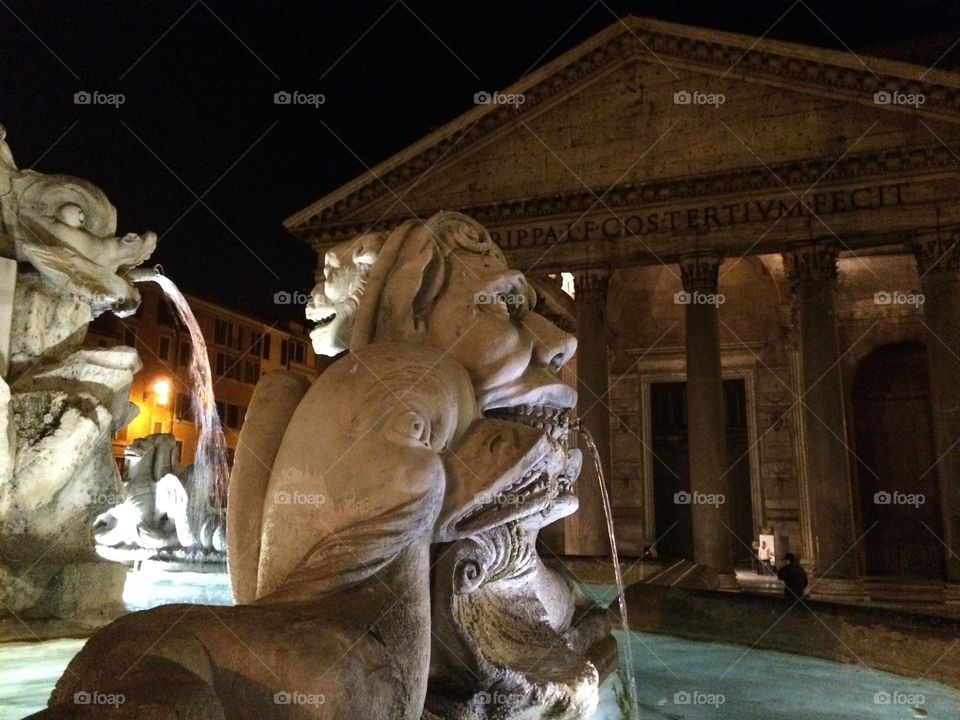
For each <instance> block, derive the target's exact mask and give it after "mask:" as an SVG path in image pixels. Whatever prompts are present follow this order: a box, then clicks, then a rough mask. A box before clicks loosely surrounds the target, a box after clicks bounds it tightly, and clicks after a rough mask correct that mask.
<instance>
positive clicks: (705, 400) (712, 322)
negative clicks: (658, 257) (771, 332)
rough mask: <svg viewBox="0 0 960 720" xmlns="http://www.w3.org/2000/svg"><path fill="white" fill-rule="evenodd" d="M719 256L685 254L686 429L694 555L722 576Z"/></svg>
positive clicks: (726, 512)
mask: <svg viewBox="0 0 960 720" xmlns="http://www.w3.org/2000/svg"><path fill="white" fill-rule="evenodd" d="M720 262H721V261H720V258H719V256H717V255H715V254H712V253H697V254H692V255H686V256H684V257H682V258H681V259H680V270H681V274H682V278H683V288H684V293H682V294H681V296H679V297H680V300H681V301H682V302H685V303H686V308H685V318H686V336H687V340H686V356H687V428H688V432H689V442H690V502H691V510H692V513H693V552H694V560H695V561H696V562H697V563H698V564H700V565H706V566H708V567H710V568H712V569H713V570H715V571H716V572H717V573H719V574H720V575H722V576H732V575H733V543H734V542H735V539H734V536H733V532H732V530H731V524H730V504H729V502H728V500H729V499H730V497H731V496H730V480H729V475H728V470H729V465H728V463H727V436H726V419H725V415H726V412H725V404H724V395H723V375H722V370H721V364H720V326H719V317H718V308H719V302H718V294H717V275H718V269H719V267H720Z"/></svg>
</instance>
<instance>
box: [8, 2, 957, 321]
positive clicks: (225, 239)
mask: <svg viewBox="0 0 960 720" xmlns="http://www.w3.org/2000/svg"><path fill="white" fill-rule="evenodd" d="M627 14H636V15H646V16H652V17H657V18H661V19H664V20H671V21H676V22H686V23H690V24H695V25H702V26H705V27H712V28H717V29H721V30H729V31H734V32H742V33H746V34H752V35H758V36H759V35H763V34H765V33H766V35H767V37H771V38H777V39H784V40H791V41H796V42H803V43H807V44H811V45H819V46H823V47H831V48H843V47H844V46H848V47H850V48H857V49H860V48H864V47H870V46H875V45H880V44H885V43H890V42H895V41H900V40H906V39H911V38H916V37H926V36H936V37H935V38H934V39H933V40H932V41H931V42H930V43H928V44H927V45H928V47H929V50H928V51H927V52H928V55H932V56H930V57H928V58H925V59H926V60H927V62H928V63H931V62H933V61H934V60H936V58H937V56H939V54H940V53H941V52H942V51H944V50H947V49H948V48H949V47H950V46H951V45H952V44H953V42H954V41H956V40H957V39H960V3H958V2H956V0H949V1H943V2H934V1H932V0H912V1H911V2H903V1H899V2H891V1H889V0H881V1H879V2H850V1H847V0H830V1H828V2H823V1H821V0H796V1H795V2H781V1H780V0H776V1H774V0H754V1H752V2H736V1H731V2H722V1H721V0H711V2H682V1H679V0H678V1H672V2H615V1H614V0H602V1H600V2H595V3H592V2H590V1H589V0H586V1H584V2H567V1H563V0H549V2H548V1H546V0H543V1H541V2H525V3H524V2H520V1H519V0H514V1H513V2H477V0H471V1H470V2H459V1H458V2H414V1H413V0H394V1H392V2H391V1H384V2H380V1H379V0H377V1H365V0H353V1H346V0H344V1H342V2H284V1H282V0H273V1H262V2H246V1H240V0H226V1H223V2H221V1H218V0H206V1H204V0H198V1H197V2H190V0H185V1H183V2H180V1H179V0H176V1H167V0H164V1H161V0H154V1H150V2H143V1H136V0H124V1H123V2H120V1H115V0H94V1H91V0H85V1H84V2H72V1H70V2H52V1H51V0H0V32H2V35H0V37H2V38H3V40H2V42H0V123H3V124H4V125H6V127H7V130H8V138H7V141H8V143H9V144H10V147H11V148H12V150H13V153H14V157H15V159H16V160H17V162H18V164H19V165H20V167H32V166H35V168H36V169H37V170H40V171H42V172H63V173H68V174H72V175H78V176H80V177H85V178H88V179H90V180H92V181H93V182H95V183H97V184H98V185H100V186H101V187H102V188H103V189H104V190H105V191H106V193H107V195H108V196H109V197H110V198H111V200H112V201H113V203H114V205H116V207H117V209H118V212H119V220H120V226H119V231H120V232H121V233H123V232H129V231H135V232H140V231H143V230H147V229H151V230H154V231H156V232H157V233H158V234H159V235H160V238H161V239H160V243H159V247H158V249H157V252H156V253H155V254H154V256H153V260H154V261H156V262H159V263H161V264H162V265H163V266H164V268H165V271H166V273H167V274H168V275H169V276H170V277H172V278H173V279H174V280H175V281H176V282H177V283H179V284H180V286H181V287H182V288H183V289H184V290H186V291H187V292H192V293H195V294H198V295H201V296H204V297H208V298H211V299H214V300H216V301H218V302H221V303H223V304H226V305H228V306H232V307H236V308H238V309H247V310H256V311H258V312H257V314H259V315H262V316H266V317H269V316H270V315H271V314H275V312H276V310H275V308H274V306H273V305H272V298H273V293H274V292H276V291H277V290H280V289H286V290H296V289H308V288H309V287H310V285H311V283H312V280H311V278H312V272H311V271H312V268H313V266H314V263H315V258H314V256H313V253H312V252H311V251H310V250H308V249H307V248H306V247H304V246H303V245H302V244H301V243H299V242H298V241H297V240H295V239H294V238H293V237H292V236H290V235H289V234H288V233H287V232H286V231H285V230H284V228H283V227H282V225H281V223H282V221H283V219H284V218H285V217H287V216H288V215H290V214H291V213H293V212H295V211H297V210H299V209H301V208H303V207H304V206H306V205H307V204H309V203H310V202H312V201H314V200H316V199H318V198H319V197H321V196H322V195H324V194H326V193H328V192H329V191H331V190H333V189H335V188H336V187H338V186H339V185H341V184H343V183H344V182H346V181H348V180H350V179H352V178H354V177H356V176H357V175H359V174H361V173H363V172H364V171H365V170H366V169H367V168H368V167H372V166H374V165H375V164H376V163H378V162H380V161H382V160H384V159H385V158H387V157H388V156H389V155H391V154H392V153H394V152H396V151H398V150H400V149H402V148H403V147H405V146H406V145H408V144H410V143H412V142H414V141H416V140H417V139H419V138H420V137H422V136H423V135H425V134H426V133H428V132H430V131H431V130H433V129H434V128H436V127H438V126H440V125H442V124H444V123H445V122H447V121H449V120H452V119H454V118H455V117H456V116H458V115H459V114H461V113H463V112H465V111H467V110H469V109H470V108H471V107H472V104H473V95H474V93H475V92H477V91H478V90H497V89H502V88H504V87H505V86H507V85H509V84H510V83H512V82H514V81H516V80H517V79H519V78H520V77H522V76H523V75H525V74H526V73H528V72H529V71H530V70H532V69H535V68H536V67H539V66H540V65H543V64H544V63H545V62H547V61H549V60H551V59H553V58H555V57H557V56H558V55H560V54H562V53H563V52H565V51H566V50H569V49H570V48H572V47H574V46H575V45H577V44H578V43H580V42H582V41H583V40H585V39H586V38H588V37H589V36H591V35H592V34H594V33H596V32H598V31H599V30H602V29H603V28H605V27H607V26H609V25H611V24H612V23H614V22H616V18H617V17H618V16H623V15H627ZM958 57H960V47H955V48H954V49H953V51H952V52H950V54H949V55H948V56H947V57H946V58H945V59H944V60H943V61H941V63H940V65H939V67H954V68H956V67H958V65H960V62H958ZM281 90H287V91H294V90H297V91H300V92H303V93H322V94H323V95H324V96H325V98H326V102H325V104H323V105H322V106H320V107H319V108H313V107H304V106H296V107H294V106H282V105H280V106H278V105H275V104H274V102H273V97H274V93H276V92H278V91H281ZM78 91H88V92H93V91H98V92H101V93H114V94H115V93H122V94H123V95H124V98H125V101H124V103H123V105H121V106H120V107H119V108H115V107H112V106H105V105H99V106H94V105H77V104H75V103H74V94H75V93H76V92H78Z"/></svg>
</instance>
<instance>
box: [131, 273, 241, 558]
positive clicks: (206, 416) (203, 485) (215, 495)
mask: <svg viewBox="0 0 960 720" xmlns="http://www.w3.org/2000/svg"><path fill="white" fill-rule="evenodd" d="M126 276H127V278H128V279H129V280H130V281H132V282H155V283H156V284H157V285H159V286H160V288H161V289H162V290H163V292H164V294H165V295H166V296H167V299H168V300H169V301H170V303H171V304H172V305H173V307H174V310H176V313H177V316H178V317H179V318H180V321H181V322H182V323H183V325H184V326H185V327H186V328H187V332H189V333H190V347H191V352H190V365H189V375H190V401H191V402H190V414H191V417H192V419H193V421H194V423H196V425H197V427H199V429H200V433H199V438H198V440H197V452H196V459H195V460H194V464H193V473H192V476H193V477H192V484H193V488H192V492H188V493H187V494H188V497H189V499H190V504H189V506H188V519H189V525H190V529H191V531H192V532H193V534H194V538H195V539H196V538H198V537H199V536H200V532H201V526H202V524H203V522H204V518H205V516H206V515H208V514H209V508H210V506H211V505H212V506H213V508H214V509H215V510H222V509H223V506H224V505H225V499H226V489H227V480H228V471H227V452H226V443H225V442H224V439H223V428H222V427H221V425H220V418H219V416H218V415H217V406H216V399H215V398H214V394H213V379H212V376H211V372H210V358H209V356H208V355H207V344H206V342H205V341H204V339H203V333H202V332H201V331H200V325H199V324H198V323H197V319H196V318H195V317H194V315H193V312H192V311H191V310H190V305H189V304H188V303H187V299H186V298H185V297H184V296H183V293H181V292H180V290H179V288H177V286H176V285H175V284H174V283H173V281H172V280H170V278H168V277H167V276H166V275H164V274H163V268H161V267H160V266H159V265H157V266H155V267H153V268H134V269H133V270H130V271H129V272H128V273H127V275H126Z"/></svg>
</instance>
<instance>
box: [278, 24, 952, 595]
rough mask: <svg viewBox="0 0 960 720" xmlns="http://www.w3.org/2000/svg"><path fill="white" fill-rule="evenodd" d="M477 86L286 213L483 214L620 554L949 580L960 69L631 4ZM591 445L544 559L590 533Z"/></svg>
mask: <svg viewBox="0 0 960 720" xmlns="http://www.w3.org/2000/svg"><path fill="white" fill-rule="evenodd" d="M475 100H476V102H475V107H473V109H471V110H470V111H469V112H467V113H465V114H464V115H462V116H461V117H459V118H456V119H454V120H453V121H452V122H450V123H448V124H447V125H445V126H443V127H441V128H439V129H438V130H436V131H435V132H432V133H431V134H429V135H427V136H426V137H424V138H422V139H421V140H420V141H418V142H416V143H415V144H413V145H412V146H410V147H408V148H407V149H405V150H403V151H401V152H400V153H398V154H396V155H395V156H393V157H391V158H389V159H387V160H386V161H384V162H382V163H380V164H379V165H377V166H376V167H374V168H373V169H371V170H370V171H369V172H367V173H366V174H364V175H362V176H361V177H358V178H357V179H355V180H354V181H352V182H350V183H348V184H346V185H344V186H343V187H341V188H339V189H337V190H336V191H335V192H332V193H331V194H329V195H328V196H326V197H324V198H322V199H320V200H318V201H317V202H315V203H313V204H312V205H310V206H309V207H307V208H305V209H304V210H302V211H301V212H299V213H297V214H295V215H294V216H292V217H290V218H289V219H288V220H287V221H286V225H287V227H288V228H289V230H290V231H291V232H293V233H294V234H295V235H296V236H297V237H298V238H300V239H302V240H303V241H304V242H305V243H308V244H309V245H310V246H311V247H312V248H313V249H315V250H316V251H317V253H318V255H319V257H320V258H323V255H324V253H325V251H326V249H328V248H329V247H330V246H331V245H333V244H335V243H337V242H339V241H342V240H344V239H347V238H349V237H351V236H353V235H356V234H358V233H361V232H363V231H366V230H370V229H381V228H390V227H393V226H395V225H397V224H398V223H400V222H402V221H403V220H405V219H407V218H410V217H426V216H428V215H430V214H431V213H433V212H435V211H437V210H442V209H446V210H459V211H461V212H464V213H466V214H467V215H470V216H472V217H474V218H476V219H477V220H479V221H480V222H482V223H483V224H484V225H485V226H486V227H487V228H488V229H489V230H490V232H491V235H492V236H493V238H494V239H495V240H496V241H497V242H498V243H499V244H500V246H501V247H502V248H503V251H504V253H505V254H506V256H507V258H508V260H509V261H510V263H511V265H512V266H513V267H515V268H518V269H520V270H522V271H524V272H525V273H526V274H527V275H528V277H530V278H531V279H532V280H533V282H534V284H535V286H536V287H537V289H538V294H539V295H540V308H541V310H542V311H543V312H545V313H547V314H548V315H550V316H551V317H552V318H553V319H555V320H556V321H557V322H558V323H559V324H561V325H562V326H563V327H565V328H567V329H569V330H570V331H572V332H575V333H576V335H577V336H578V338H579V350H578V352H577V357H576V358H575V362H574V363H572V364H571V366H570V368H569V369H565V372H570V373H572V374H574V373H575V375H576V378H575V380H574V382H575V383H576V385H577V386H578V389H579V393H580V399H579V405H580V407H579V413H580V415H581V417H582V418H583V420H584V422H585V424H586V426H587V427H588V428H590V430H591V432H592V434H593V435H594V437H595V438H596V439H597V444H598V446H599V448H600V454H601V458H602V462H603V464H604V466H605V470H606V474H607V477H608V482H609V487H610V489H611V493H612V497H613V506H614V517H615V525H616V531H617V536H618V539H619V545H620V549H621V553H622V554H624V555H626V556H633V557H637V556H640V555H641V554H642V553H643V552H645V551H646V552H651V553H656V554H658V555H659V556H661V557H668V558H688V559H691V560H695V561H696V562H697V563H699V564H701V565H706V566H709V567H711V568H713V569H714V570H716V571H717V573H718V576H719V577H720V579H721V582H723V581H724V580H732V578H733V577H734V571H735V569H736V568H738V567H743V566H744V565H745V564H746V563H748V562H749V561H750V558H751V555H752V554H754V553H755V552H756V549H757V545H758V540H759V538H760V536H761V535H763V536H764V537H765V538H766V539H767V540H769V539H770V538H771V537H772V541H773V551H774V553H775V557H776V559H777V561H782V559H783V556H784V555H785V554H786V553H787V552H792V553H794V554H795V555H797V556H798V557H799V558H800V560H801V562H802V563H803V564H804V566H806V567H807V569H808V571H809V572H810V573H811V574H812V575H813V577H814V578H816V579H817V583H816V587H817V589H816V594H817V595H818V596H820V597H823V598H835V599H863V600H884V599H898V600H901V601H902V600H910V599H911V598H924V599H926V600H928V601H930V600H933V601H935V602H943V603H958V602H960V274H958V270H960V245H958V237H960V235H958V233H960V173H958V170H960V73H955V72H950V71H946V70H942V69H939V68H937V67H933V68H930V67H923V66H919V65H913V64H908V63H904V62H895V61H891V60H884V59H879V58H874V57H865V56H858V55H856V54H854V53H851V52H838V51H833V50H824V49H817V48H812V47H807V46H802V45H795V44H790V43H784V42H778V41H774V40H770V39H767V38H757V37H747V36H742V35H733V34H728V33H722V32H716V31H712V30H705V29H701V28H695V27H690V26H684V25H675V24H670V23H665V22H659V21H653V20H647V19H641V18H626V19H625V20H623V21H620V22H617V23H616V24H614V25H612V26H611V27H609V28H608V29H607V30H605V31H603V32H601V33H599V34H598V35H596V36H594V37H593V38H591V39H589V40H588V41H586V42H584V43H582V44H581V45H579V46H578V47H576V48H574V49H573V50H571V51H570V52H568V53H566V54H564V55H563V56H561V57H559V58H557V59H556V60H554V61H552V62H550V63H549V64H547V65H545V66H543V67H541V68H540V69H539V70H536V71H534V72H532V73H530V74H528V75H526V76H524V77H523V78H522V79H521V80H520V81H518V82H517V83H515V84H514V85H513V86H511V87H509V88H504V89H501V90H499V91H497V92H494V91H493V89H488V90H487V91H486V92H478V95H477V96H476V98H475ZM466 101H467V99H465V102H466ZM399 111H400V110H398V112H399ZM571 280H572V282H571ZM571 285H572V287H571ZM589 466H590V463H585V470H584V473H583V475H582V476H581V479H580V480H579V482H578V491H577V492H578V495H579V497H580V511H579V512H578V513H576V514H575V515H573V516H571V517H570V518H567V519H566V520H565V521H563V522H562V523H560V524H557V525H555V526H552V527H551V528H548V530H549V532H547V533H545V536H544V542H545V543H546V544H547V545H548V546H549V548H550V550H552V551H553V552H554V553H556V554H557V555H561V556H564V555H565V556H574V555H585V556H591V555H597V556H599V555H606V554H608V552H609V548H608V540H607V534H606V530H605V525H604V515H603V508H602V504H601V498H600V493H599V488H598V485H597V482H596V477H595V476H594V475H593V474H592V473H591V472H590V471H589V470H590V468H589Z"/></svg>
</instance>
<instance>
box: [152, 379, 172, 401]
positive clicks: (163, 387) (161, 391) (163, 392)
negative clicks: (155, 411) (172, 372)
mask: <svg viewBox="0 0 960 720" xmlns="http://www.w3.org/2000/svg"><path fill="white" fill-rule="evenodd" d="M153 395H154V397H155V398H156V401H157V405H166V404H167V403H168V402H170V381H169V380H167V379H164V378H161V379H160V380H157V381H156V382H155V383H154V384H153Z"/></svg>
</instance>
